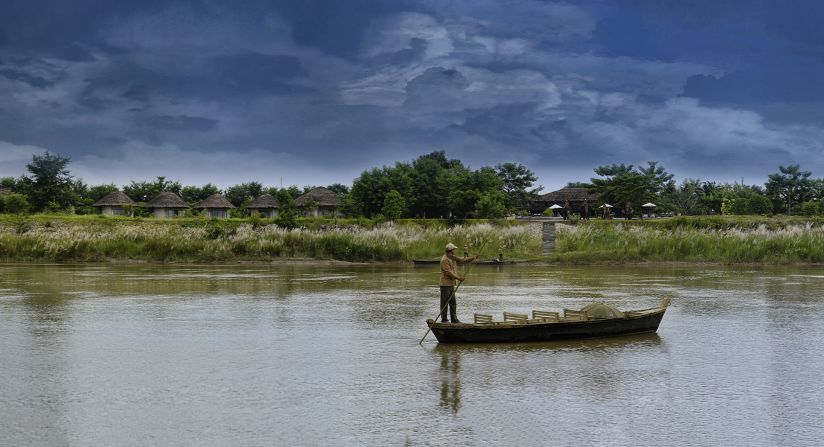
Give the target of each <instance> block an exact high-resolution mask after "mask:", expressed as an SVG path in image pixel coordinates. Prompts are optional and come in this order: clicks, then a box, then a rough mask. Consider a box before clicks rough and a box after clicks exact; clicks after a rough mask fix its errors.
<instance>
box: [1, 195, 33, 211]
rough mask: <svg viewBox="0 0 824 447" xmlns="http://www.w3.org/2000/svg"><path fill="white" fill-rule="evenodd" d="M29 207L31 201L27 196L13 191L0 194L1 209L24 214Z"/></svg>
mask: <svg viewBox="0 0 824 447" xmlns="http://www.w3.org/2000/svg"><path fill="white" fill-rule="evenodd" d="M28 209H29V201H28V200H27V199H26V196H24V195H23V194H20V193H16V192H13V193H11V194H6V195H4V196H0V211H3V212H5V213H10V214H23V213H25V212H26V211H28Z"/></svg>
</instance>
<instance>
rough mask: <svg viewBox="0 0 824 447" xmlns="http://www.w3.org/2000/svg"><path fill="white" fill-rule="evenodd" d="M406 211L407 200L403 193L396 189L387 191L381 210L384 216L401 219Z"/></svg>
mask: <svg viewBox="0 0 824 447" xmlns="http://www.w3.org/2000/svg"><path fill="white" fill-rule="evenodd" d="M404 212H406V200H404V198H403V196H402V195H401V193H399V192H398V191H397V190H394V189H393V190H391V191H389V192H388V193H386V196H385V197H384V199H383V209H382V210H381V213H383V216H384V217H386V218H387V219H389V220H395V219H400V218H401V216H403V213H404Z"/></svg>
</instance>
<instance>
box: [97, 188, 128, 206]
mask: <svg viewBox="0 0 824 447" xmlns="http://www.w3.org/2000/svg"><path fill="white" fill-rule="evenodd" d="M134 205H135V203H134V200H132V199H131V197H129V196H127V195H126V193H124V192H123V191H114V192H110V193H108V194H106V195H105V196H103V198H101V199H100V200H98V201H97V202H94V205H92V206H97V207H103V206H134Z"/></svg>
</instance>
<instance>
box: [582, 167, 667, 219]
mask: <svg viewBox="0 0 824 447" xmlns="http://www.w3.org/2000/svg"><path fill="white" fill-rule="evenodd" d="M595 173H596V174H598V175H599V176H601V177H602V178H592V179H591V181H592V188H591V189H592V190H594V191H596V192H598V193H600V194H601V199H602V200H603V201H605V202H607V203H610V202H612V203H614V204H616V205H619V206H620V207H621V209H622V210H623V213H624V215H625V216H632V215H633V213H634V212H635V211H640V210H641V205H642V204H643V203H644V202H646V201H648V200H652V199H653V198H654V197H655V196H656V195H657V194H659V193H660V192H661V191H662V190H663V189H664V188H665V187H667V186H668V185H669V183H670V182H671V181H672V177H673V174H669V173H667V172H666V170H665V169H664V168H663V167H662V166H658V164H657V162H654V161H650V162H648V164H647V167H646V168H637V169H636V168H635V167H634V166H633V165H625V164H620V165H617V164H612V165H608V166H599V167H597V168H595Z"/></svg>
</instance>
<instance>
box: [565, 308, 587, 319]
mask: <svg viewBox="0 0 824 447" xmlns="http://www.w3.org/2000/svg"><path fill="white" fill-rule="evenodd" d="M564 319H565V320H576V321H586V320H588V319H589V317H588V316H587V313H586V312H585V311H583V310H572V309H564Z"/></svg>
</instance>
